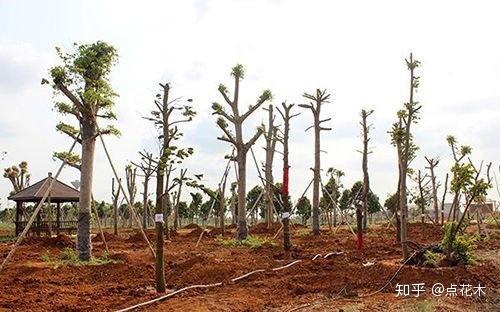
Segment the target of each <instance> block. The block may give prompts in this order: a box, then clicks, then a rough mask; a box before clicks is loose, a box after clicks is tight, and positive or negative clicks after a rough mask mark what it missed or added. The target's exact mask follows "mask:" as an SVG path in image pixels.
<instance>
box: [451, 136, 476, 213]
mask: <svg viewBox="0 0 500 312" xmlns="http://www.w3.org/2000/svg"><path fill="white" fill-rule="evenodd" d="M446 142H447V143H448V145H449V146H450V149H451V153H452V156H453V160H454V163H453V166H452V168H451V173H452V178H451V185H450V190H451V191H452V192H453V201H452V204H451V209H450V214H449V215H448V221H449V220H450V216H451V219H452V220H453V221H456V220H457V219H458V212H459V209H458V207H459V205H460V194H461V192H462V190H463V188H462V187H461V184H462V183H463V181H461V177H460V176H457V175H456V174H457V173H459V172H460V171H459V169H458V168H460V167H461V166H462V164H463V160H464V158H465V157H466V156H467V155H470V153H471V152H472V148H471V147H470V146H468V145H461V146H460V147H459V145H458V142H457V139H456V138H455V137H454V136H452V135H448V136H447V137H446Z"/></svg>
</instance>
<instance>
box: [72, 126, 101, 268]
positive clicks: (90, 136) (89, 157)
mask: <svg viewBox="0 0 500 312" xmlns="http://www.w3.org/2000/svg"><path fill="white" fill-rule="evenodd" d="M95 134H96V125H95V123H94V122H92V121H88V120H83V121H82V158H81V170H80V181H81V184H80V198H79V204H78V210H79V212H78V223H77V236H76V249H77V251H78V258H79V259H81V260H85V261H86V260H90V258H91V257H92V244H91V240H90V205H91V204H92V182H93V172H94V152H95Z"/></svg>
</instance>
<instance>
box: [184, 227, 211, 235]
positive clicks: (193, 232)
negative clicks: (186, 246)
mask: <svg viewBox="0 0 500 312" xmlns="http://www.w3.org/2000/svg"><path fill="white" fill-rule="evenodd" d="M201 232H203V229H202V228H201V227H197V228H195V229H194V230H192V231H190V232H189V233H187V235H186V236H188V237H198V236H200V234H201ZM205 234H206V233H205Z"/></svg>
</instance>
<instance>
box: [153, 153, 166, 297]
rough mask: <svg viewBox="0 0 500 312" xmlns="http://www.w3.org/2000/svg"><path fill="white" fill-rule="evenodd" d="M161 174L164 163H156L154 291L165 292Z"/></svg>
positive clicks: (162, 174) (162, 173)
mask: <svg viewBox="0 0 500 312" xmlns="http://www.w3.org/2000/svg"><path fill="white" fill-rule="evenodd" d="M163 176H164V165H163V164H162V163H161V161H160V163H159V164H158V169H157V173H156V207H155V229H156V263H155V268H156V269H155V272H156V291H157V292H165V268H164V263H163V261H164V260H163V244H164V240H163V221H162V220H159V219H158V218H160V216H161V217H162V216H163V210H164V209H163V196H162V195H163Z"/></svg>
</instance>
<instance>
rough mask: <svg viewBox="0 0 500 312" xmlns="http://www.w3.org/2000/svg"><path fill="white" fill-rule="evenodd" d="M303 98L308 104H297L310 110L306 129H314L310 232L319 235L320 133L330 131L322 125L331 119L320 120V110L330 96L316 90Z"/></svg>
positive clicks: (305, 94) (324, 91)
mask: <svg viewBox="0 0 500 312" xmlns="http://www.w3.org/2000/svg"><path fill="white" fill-rule="evenodd" d="M303 97H304V98H306V99H308V100H310V102H309V104H299V106H300V107H302V108H307V109H310V110H311V112H312V115H313V124H312V125H311V126H310V127H308V128H307V129H306V131H307V130H309V129H314V168H313V175H314V179H313V200H312V232H313V234H314V235H319V191H320V187H319V182H320V170H321V157H320V156H321V155H320V153H321V136H320V133H321V131H325V130H332V128H327V127H324V126H322V123H324V122H327V121H329V120H331V118H326V119H321V108H322V107H323V105H324V104H326V103H329V102H330V101H329V99H330V94H329V93H327V92H326V90H320V89H316V93H314V94H308V93H304V94H303Z"/></svg>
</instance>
